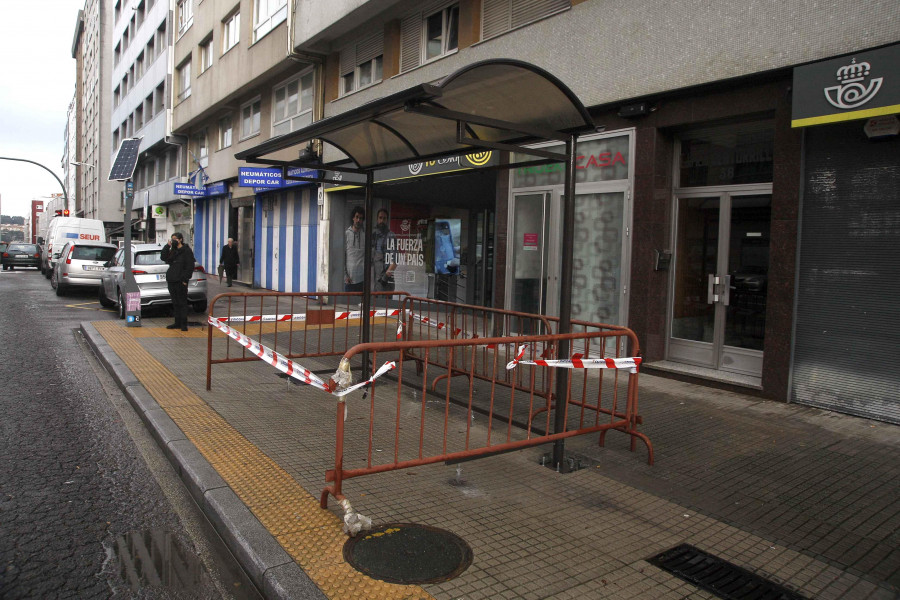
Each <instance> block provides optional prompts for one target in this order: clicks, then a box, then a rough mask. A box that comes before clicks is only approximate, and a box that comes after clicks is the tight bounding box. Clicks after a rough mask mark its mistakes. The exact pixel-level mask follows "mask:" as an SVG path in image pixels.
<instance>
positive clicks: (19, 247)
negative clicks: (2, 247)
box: [6, 244, 38, 254]
mask: <svg viewBox="0 0 900 600" xmlns="http://www.w3.org/2000/svg"><path fill="white" fill-rule="evenodd" d="M6 251H7V252H28V253H29V254H34V253H36V252H37V251H38V249H37V246H35V245H33V244H10V245H9V248H7V249H6Z"/></svg>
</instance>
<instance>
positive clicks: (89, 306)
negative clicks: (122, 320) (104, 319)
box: [66, 300, 116, 312]
mask: <svg viewBox="0 0 900 600" xmlns="http://www.w3.org/2000/svg"><path fill="white" fill-rule="evenodd" d="M99 305H100V303H99V302H97V301H96V300H95V301H94V302H81V303H79V304H66V308H78V309H81V310H97V311H100V312H116V311H115V310H113V309H111V308H96V307H95V306H99Z"/></svg>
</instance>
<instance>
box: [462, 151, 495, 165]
mask: <svg viewBox="0 0 900 600" xmlns="http://www.w3.org/2000/svg"><path fill="white" fill-rule="evenodd" d="M466 160H467V161H469V162H470V163H472V164H473V165H475V166H476V167H483V166H484V165H486V164H487V163H488V161H489V160H491V151H490V150H487V151H485V152H475V153H474V154H466Z"/></svg>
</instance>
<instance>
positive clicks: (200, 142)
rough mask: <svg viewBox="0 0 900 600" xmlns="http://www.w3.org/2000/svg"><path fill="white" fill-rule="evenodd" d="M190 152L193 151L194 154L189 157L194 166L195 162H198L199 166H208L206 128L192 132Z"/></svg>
mask: <svg viewBox="0 0 900 600" xmlns="http://www.w3.org/2000/svg"><path fill="white" fill-rule="evenodd" d="M191 146H192V148H191V152H193V153H194V156H193V157H191V158H192V161H191V162H193V163H194V166H195V167H196V166H197V163H198V162H199V163H200V166H202V167H204V168H206V167H208V166H209V136H208V135H207V131H206V129H204V130H203V131H201V132H200V133H197V134H194V139H193V143H192V144H191Z"/></svg>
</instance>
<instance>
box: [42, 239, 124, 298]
mask: <svg viewBox="0 0 900 600" xmlns="http://www.w3.org/2000/svg"><path fill="white" fill-rule="evenodd" d="M115 253H116V246H114V245H113V244H106V243H102V242H82V241H80V240H69V241H68V242H66V243H65V245H63V247H62V250H61V251H60V253H59V260H58V261H56V265H55V266H54V267H53V271H52V273H51V274H50V287H52V288H53V289H55V290H56V295H57V296H64V295H65V293H66V292H67V291H68V290H69V289H70V288H72V287H98V286H99V285H100V277H101V275H102V274H103V272H104V271H106V264H107V263H108V262H109V261H110V259H112V257H113V256H114V255H115Z"/></svg>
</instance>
